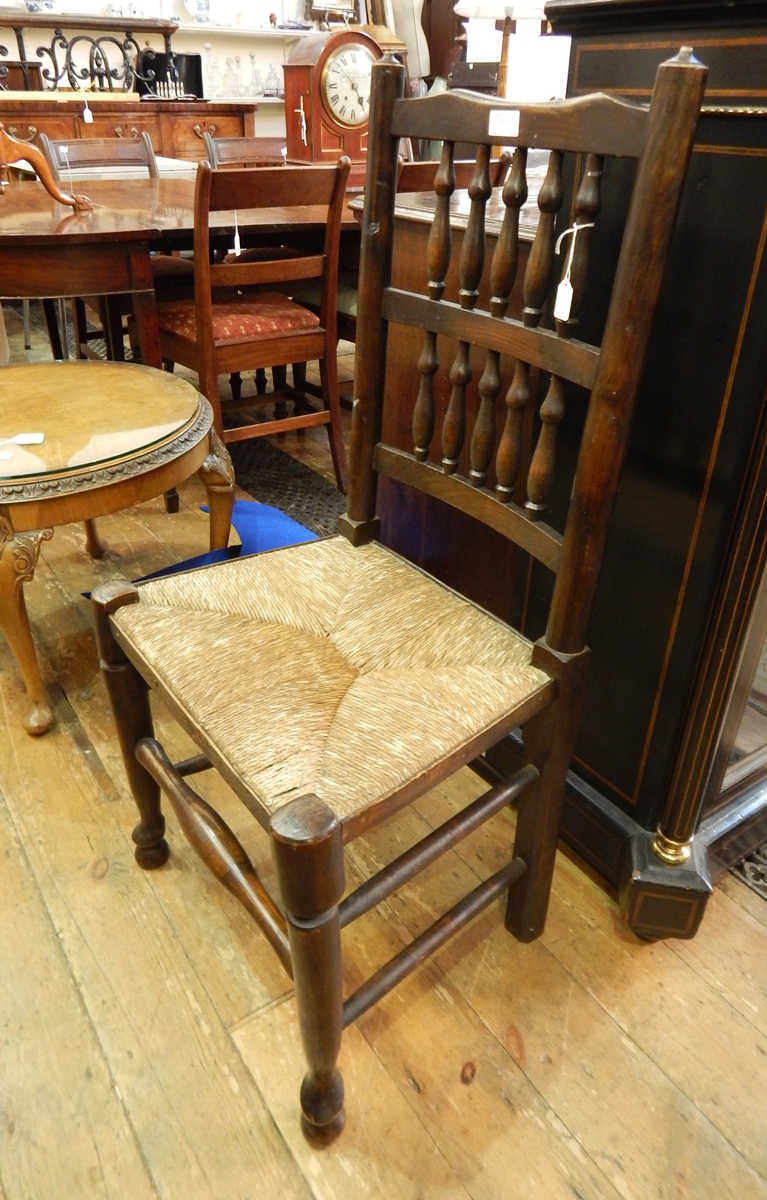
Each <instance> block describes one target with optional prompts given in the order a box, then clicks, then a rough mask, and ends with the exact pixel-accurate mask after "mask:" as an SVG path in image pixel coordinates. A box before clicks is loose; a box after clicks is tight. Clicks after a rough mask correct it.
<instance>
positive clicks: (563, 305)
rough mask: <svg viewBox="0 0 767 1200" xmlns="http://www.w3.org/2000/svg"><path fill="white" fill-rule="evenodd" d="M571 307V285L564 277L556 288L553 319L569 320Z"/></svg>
mask: <svg viewBox="0 0 767 1200" xmlns="http://www.w3.org/2000/svg"><path fill="white" fill-rule="evenodd" d="M572 307H573V285H572V284H571V283H570V280H569V279H568V278H567V276H565V278H564V279H563V280H562V282H561V283H560V285H559V287H558V288H557V298H556V300H555V301H554V320H555V321H569V319H570V312H571V310H572Z"/></svg>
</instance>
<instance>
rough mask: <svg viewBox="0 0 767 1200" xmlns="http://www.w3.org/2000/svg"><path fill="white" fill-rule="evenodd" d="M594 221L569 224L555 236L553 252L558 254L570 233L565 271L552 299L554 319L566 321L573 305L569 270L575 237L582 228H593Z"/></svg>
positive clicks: (571, 263)
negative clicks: (567, 227) (555, 242)
mask: <svg viewBox="0 0 767 1200" xmlns="http://www.w3.org/2000/svg"><path fill="white" fill-rule="evenodd" d="M593 228H594V222H593V221H588V222H584V224H583V225H571V226H570V228H569V229H565V230H564V232H563V233H560V235H559V237H558V238H557V244H556V246H555V247H554V253H555V254H559V249H560V246H561V245H562V242H563V241H564V239H565V238H566V237H567V236H568V234H570V233H571V234H572V235H573V236H572V238H571V240H570V248H569V250H568V254H567V262H566V263H565V273H564V275H563V276H562V278H561V280H560V282H559V287H558V288H557V296H556V299H555V301H554V320H555V321H568V320H569V319H570V313H571V311H572V307H573V285H572V283H571V282H570V271H571V269H572V265H573V256H574V254H575V239H576V238H577V236H578V234H579V233H580V231H581V230H582V229H593Z"/></svg>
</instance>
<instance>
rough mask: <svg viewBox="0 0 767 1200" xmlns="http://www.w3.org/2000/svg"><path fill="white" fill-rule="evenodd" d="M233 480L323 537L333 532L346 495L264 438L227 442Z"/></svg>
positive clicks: (255, 496)
mask: <svg viewBox="0 0 767 1200" xmlns="http://www.w3.org/2000/svg"><path fill="white" fill-rule="evenodd" d="M228 449H229V453H230V454H231V456H232V462H233V463H234V470H235V475H236V478H237V483H238V484H239V486H240V487H241V488H244V489H245V491H246V492H249V493H250V495H251V496H253V498H254V499H255V500H259V501H260V502H261V504H271V505H272V507H273V508H279V509H280V510H281V511H282V512H284V513H287V515H288V516H289V517H292V518H293V520H294V521H298V522H299V524H301V525H304V526H306V528H307V529H311V531H312V533H316V534H319V536H320V537H323V536H325V535H327V534H332V533H335V532H336V524H337V522H338V518H339V516H340V515H341V513H343V512H346V497H345V496H342V495H341V493H340V492H339V491H338V490H337V489H336V488H335V487H334V486H333V484H332V483H329V482H328V481H327V479H323V477H322V476H321V475H318V474H317V472H316V471H312V470H311V469H310V468H309V467H306V466H304V464H303V463H301V462H298V461H297V460H296V459H294V458H291V457H290V455H288V454H283V452H282V450H278V449H277V448H276V447H275V446H272V445H271V443H270V442H267V440H266V439H265V438H253V440H252V441H248V442H231V443H230V444H229V447H228Z"/></svg>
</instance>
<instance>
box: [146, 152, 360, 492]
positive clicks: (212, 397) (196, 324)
mask: <svg viewBox="0 0 767 1200" xmlns="http://www.w3.org/2000/svg"><path fill="white" fill-rule="evenodd" d="M348 174H349V160H348V159H346V158H342V159H341V160H339V163H338V166H336V167H328V166H311V167H274V168H270V167H254V168H246V169H242V170H228V171H213V170H212V169H211V167H210V166H209V164H208V163H207V162H202V163H201V164H200V166H199V167H198V171H197V186H196V190H195V218H194V272H195V276H194V279H195V298H194V301H173V302H170V303H167V304H162V303H161V304H159V305H158V310H157V312H158V321H159V326H160V344H161V349H162V354H163V358H168V359H170V360H171V361H172V362H179V363H183V364H184V365H185V366H187V367H191V368H192V369H193V370H195V371H197V373H198V375H199V377H200V387H201V390H202V391H203V392H204V393H205V395H206V396H207V398H208V400H209V401H210V403H211V404H212V406H213V410H214V412H215V414H216V428H217V432H218V434H219V436H220V437H222V438H223V440H224V441H225V442H234V441H241V440H242V439H245V438H252V437H263V436H264V435H266V434H272V433H280V432H283V431H286V430H289V429H304V428H306V427H307V426H310V425H326V426H327V431H328V437H329V439H330V450H331V454H332V458H333V468H334V470H335V475H336V481H337V483H338V487H339V488H340V489H341V490H345V487H346V455H345V451H344V443H343V434H342V427H341V413H340V407H339V402H338V368H337V363H336V280H337V275H338V245H339V238H340V231H341V217H342V213H343V204H344V191H345V187H346V179H347V177H348ZM281 206H290V207H291V208H294V209H300V208H302V207H311V208H312V209H314V210H316V209H318V208H319V209H320V212H321V214H322V215H323V216H326V217H327V220H326V225H325V239H324V250H323V253H321V254H303V255H298V256H291V257H289V258H286V257H285V255H284V253H283V252H282V249H281V248H277V249H276V250H274V251H270V250H269V249H264V250H263V251H260V252H259V256H258V261H255V262H254V261H252V260H247V261H246V260H245V257H244V256H243V258H242V259H240V258H238V257H237V256H234V257H232V256H229V258H228V260H227V261H226V262H223V263H211V262H210V261H209V251H208V246H209V214H210V213H211V212H217V211H221V210H232V209H237V210H239V211H240V212H244V211H245V210H247V209H256V208H277V207H281ZM307 279H316V280H317V281H318V283H319V285H320V289H321V294H322V303H321V306H320V312H319V315H318V314H317V313H314V312H311V311H310V310H309V309H308V308H305V307H303V306H302V305H300V304H297V303H296V302H295V301H294V300H291V299H290V297H289V295H288V294H286V293H289V292H290V290H291V287H292V285H293V284H295V285H296V286H300V284H301V283H302V282H304V281H305V280H307ZM253 287H256V288H257V289H258V290H256V291H251V290H249V289H250V288H253ZM270 287H271V289H273V290H269V289H270ZM278 287H279V288H280V290H279V291H278V290H277V288H278ZM218 289H225V293H224V298H220V296H219V294H217V293H218ZM312 360H318V361H319V364H320V379H321V390H322V407H321V408H318V407H317V406H316V404H315V403H314V402H313V401H311V400H310V399H309V398H308V397H307V396H306V395H305V393H303V392H301V391H299V390H298V389H296V388H291V389H289V388H285V389H284V391H279V392H277V391H275V392H273V393H271V394H270V395H268V396H264V395H258V396H251V397H248V398H247V399H244V400H243V399H240V398H238V397H233V398H232V399H231V400H223V401H222V399H221V396H220V392H219V384H218V377H219V375H223V374H231V373H232V372H239V371H243V370H248V369H253V368H256V369H257V368H260V367H267V366H269V367H272V368H274V367H279V366H282V365H285V364H287V363H293V364H295V363H305V362H307V361H312ZM289 400H292V401H293V403H294V406H295V410H294V413H293V415H292V416H288V415H286V414H287V409H286V408H285V407H284V406H285V405H286V404H287V402H288V401H289ZM263 404H274V405H275V417H274V419H273V420H267V421H250V422H249V423H248V424H246V425H237V426H234V427H230V428H225V427H224V423H223V413H224V412H229V411H233V410H244V409H249V408H253V407H254V406H258V405H263Z"/></svg>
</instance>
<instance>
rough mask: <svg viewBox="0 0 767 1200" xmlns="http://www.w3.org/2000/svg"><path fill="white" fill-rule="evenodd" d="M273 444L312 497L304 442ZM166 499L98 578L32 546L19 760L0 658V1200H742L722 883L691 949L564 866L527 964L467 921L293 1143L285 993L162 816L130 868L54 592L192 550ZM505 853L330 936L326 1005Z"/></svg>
mask: <svg viewBox="0 0 767 1200" xmlns="http://www.w3.org/2000/svg"><path fill="white" fill-rule="evenodd" d="M8 325H9V333H10V334H11V339H12V344H13V345H14V346H18V341H17V335H18V330H17V329H15V328H14V319H13V318H12V317H10V318H9V321H8ZM45 349H46V348H45V346H44V345H43V346H40V345H38V346H37V347H36V349H35V350H34V351H33V356H34V354H36V353H37V354H39V355H40V356H43V357H44V356H45ZM347 365H348V364H347ZM279 444H280V445H281V446H282V447H283V448H284V449H287V450H289V451H290V452H291V453H294V454H296V455H297V456H301V457H303V458H304V460H305V461H307V462H309V463H310V465H312V466H313V467H314V468H315V469H320V470H322V471H323V473H325V474H326V475H328V476H329V475H330V466H329V456H328V453H327V448H326V446H327V444H326V440H325V438H324V434H323V433H322V431H319V430H318V431H308V432H307V434H306V436H305V437H304V438H301V439H299V438H297V437H296V436H295V435H288V437H287V438H286V439H284V440H283V441H282V442H280V443H279ZM180 491H181V510H180V512H179V513H178V514H176V515H173V516H169V515H167V514H166V513H165V511H164V506H163V504H162V501H161V500H157V501H152V502H150V503H147V504H142V505H139V506H137V507H136V508H134V509H131V510H129V511H127V512H124V513H119V514H116V515H115V516H114V517H111V518H108V519H106V520H104V521H103V522H100V523H99V528H100V532H101V533H102V535H103V537H104V538H105V540H106V542H107V543H108V547H109V549H108V551H107V554H106V555H105V557H104V559H102V560H101V561H100V562H98V563H92V562H91V561H90V560H89V559H88V557H87V555H86V554H85V553H84V550H83V537H82V530H81V529H79V528H77V527H75V526H70V527H67V528H64V529H58V530H56V533H55V535H54V538H53V540H52V541H50V542H47V543H45V544H44V546H43V551H42V555H41V560H40V564H39V567H38V570H37V572H36V576H35V579H34V581H33V582H32V583H31V584H30V585H28V586H27V589H26V595H27V603H28V608H29V612H30V618H31V621H32V625H33V630H34V634H35V638H36V642H37V646H38V651H39V655H40V661H41V665H42V668H43V673H44V676H45V679H46V682H47V684H48V686H49V688H50V691H51V696H52V698H53V700H54V702H55V710H56V718H57V721H56V725H55V727H54V728H53V729H52V730H51V732H50V733H49V734H48V735H46V736H45V737H44V738H41V739H38V740H33V739H30V738H29V737H27V736H26V735H25V734H24V733H23V731H22V729H21V727H20V716H21V713H22V711H23V702H24V697H23V689H22V685H21V682H20V679H19V676H18V672H17V670H16V668H15V665H14V663H13V661H12V659H11V656H10V654H9V652H8V650H7V647H6V646H5V645H4V644H3V643H0V705H2V719H1V720H0V859H2V862H3V870H2V873H0V964H2V969H1V970H0V1042H1V1050H0V1054H1V1057H0V1200H62V1198H65V1200H68V1198H70V1197H72V1198H77V1200H80V1198H87V1200H90V1198H91V1197H94V1198H96V1197H98V1198H99V1200H101V1198H107V1200H144V1198H145V1197H146V1198H157V1200H160V1198H161V1200H198V1197H199V1198H200V1200H224V1198H226V1200H262V1198H269V1200H270V1198H271V1197H275V1198H282V1197H285V1198H287V1200H293V1198H295V1200H310V1198H317V1200H319V1198H322V1200H325V1198H327V1200H330V1198H334V1200H358V1198H360V1197H373V1198H375V1197H381V1198H385V1200H389V1198H391V1200H411V1198H412V1200H448V1198H449V1200H453V1198H456V1200H459V1198H460V1200H518V1198H519V1200H523V1198H524V1200H531V1198H536V1200H537V1198H538V1197H540V1198H541V1200H619V1198H620V1200H657V1198H660V1200H730V1198H732V1200H736V1197H737V1198H738V1200H752V1198H753V1200H767V1139H765V1137H764V1129H765V1127H766V1126H767V905H765V904H764V902H763V901H761V900H759V899H758V898H757V897H756V896H755V895H754V894H753V893H751V892H749V891H748V889H747V888H745V886H744V885H742V884H740V883H739V882H738V881H737V880H735V879H733V878H732V877H727V878H726V879H725V880H724V881H723V883H722V885H721V886H720V887H718V888H717V889H716V891H715V893H714V896H713V899H712V901H711V903H710V905H709V908H708V911H707V914H706V916H705V918H704V921H703V925H702V927H701V930H700V932H699V934H698V936H697V937H696V938H695V939H694V940H693V941H692V942H678V941H668V942H664V943H656V944H646V943H643V942H641V941H639V940H638V939H637V938H636V937H634V936H633V934H631V932H630V931H629V930H627V929H626V928H625V927H624V926H623V925H622V924H621V922H620V920H619V917H618V913H617V907H616V904H615V899H614V896H612V895H611V894H610V892H609V890H608V889H606V888H604V887H602V886H600V884H599V881H598V880H596V879H595V878H594V877H593V876H592V875H590V874H589V873H588V872H586V871H583V870H581V869H580V867H579V866H578V864H577V862H575V861H574V860H573V859H572V857H571V856H569V855H566V854H564V853H560V854H559V855H558V859H557V867H556V872H555V878H554V888H553V894H552V903H551V912H550V917H549V921H548V924H547V927H546V930H545V932H544V934H543V936H542V938H541V939H539V941H538V942H536V943H533V944H532V945H529V946H523V945H520V944H518V943H516V942H515V941H514V940H513V939H512V938H510V937H509V936H508V935H507V934H506V932H505V930H504V928H503V909H502V905H501V904H500V903H499V904H496V905H494V906H492V907H491V908H490V909H488V910H487V911H486V912H485V913H484V914H483V915H482V916H481V917H480V918H478V920H476V921H475V922H474V923H473V924H472V925H471V926H470V927H469V928H468V929H466V930H465V931H464V932H463V933H462V934H461V935H460V936H459V937H458V938H457V939H456V940H454V941H453V942H452V943H451V944H449V945H448V946H446V947H444V948H443V950H442V951H441V952H440V953H439V954H438V955H437V956H436V958H435V959H434V960H433V961H432V962H430V963H428V964H427V965H425V966H424V967H422V968H421V969H420V970H419V971H417V972H416V973H415V974H414V975H413V976H411V977H410V978H409V979H408V980H406V981H405V983H403V984H402V985H401V986H400V987H399V988H397V989H396V990H395V991H394V992H393V993H392V994H391V995H390V996H388V997H387V998H386V999H385V1000H384V1001H382V1002H381V1003H380V1004H379V1005H378V1006H377V1007H376V1008H374V1009H373V1010H371V1012H369V1013H367V1014H366V1015H365V1016H364V1017H363V1018H362V1019H361V1020H360V1021H359V1022H358V1024H357V1026H356V1027H355V1028H352V1029H350V1030H348V1031H347V1033H346V1034H345V1037H344V1045H343V1050H342V1057H341V1067H342V1070H343V1073H344V1076H345V1080H346V1089H347V1127H346V1129H345V1131H344V1134H343V1136H342V1137H341V1139H340V1140H339V1141H338V1142H337V1143H336V1144H335V1145H334V1146H333V1147H331V1148H330V1149H329V1150H326V1151H314V1150H311V1149H310V1148H309V1147H308V1146H307V1145H306V1143H305V1142H304V1140H303V1138H302V1136H301V1133H300V1128H299V1123H298V1087H299V1083H300V1079H301V1075H302V1072H303V1067H302V1054H301V1048H300V1041H299V1037H298V1032H297V1019H296V1012H295V1002H294V998H293V992H292V987H291V985H290V981H289V980H288V978H287V976H285V974H284V973H283V972H282V970H281V968H280V967H279V964H278V963H277V961H276V959H275V958H274V956H273V955H272V954H271V952H270V951H269V948H268V946H267V945H266V942H265V941H264V939H263V938H262V936H261V935H260V933H259V932H258V931H257V930H255V929H254V928H253V927H252V925H251V924H250V922H249V921H248V919H247V917H246V915H245V913H244V912H243V910H241V909H240V907H239V906H238V905H237V903H236V901H235V900H234V899H233V898H232V897H231V896H230V895H229V894H228V893H227V892H225V891H224V890H223V889H222V888H221V887H220V885H218V884H217V883H216V882H215V881H214V880H213V879H212V877H211V876H209V875H208V874H207V872H206V871H205V869H204V868H203V867H202V865H201V864H200V863H199V862H198V860H197V859H196V858H195V856H194V854H193V853H192V852H191V851H190V849H189V848H188V846H187V845H186V843H185V841H184V840H183V838H182V837H181V835H180V833H179V831H178V828H177V825H176V822H175V820H174V818H173V814H172V813H171V814H170V815H169V816H168V826H169V835H168V836H169V841H170V843H171V858H170V861H169V862H168V864H167V865H166V866H165V867H163V868H162V869H161V870H159V871H155V872H149V873H143V872H141V871H140V870H139V869H138V867H137V866H136V865H135V863H134V860H133V855H132V843H131V839H130V834H131V829H132V827H133V825H134V823H135V816H134V812H133V806H132V802H131V799H130V796H129V793H128V790H127V786H126V783H125V779H124V775H123V772H122V767H121V763H120V758H119V753H118V751H117V747H116V744H115V739H114V734H113V728H112V723H111V717H110V713H109V710H108V706H107V701H106V694H105V690H104V686H103V683H102V680H101V676H100V674H99V671H98V664H97V659H96V653H95V647H94V643H93V636H92V622H91V616H90V608H89V604H88V601H87V600H86V599H84V598H83V596H82V592H83V591H87V590H89V589H90V588H91V587H93V586H94V585H95V583H96V582H97V581H98V580H101V579H106V578H110V577H114V576H117V575H124V576H126V577H128V578H135V577H136V576H138V575H140V574H143V573H145V572H147V571H150V570H153V569H156V568H157V567H160V566H164V565H167V564H168V563H170V562H173V561H179V560H181V559H184V558H186V557H188V556H190V555H192V554H195V553H199V552H200V551H201V550H203V549H204V548H205V544H206V538H207V518H206V517H205V515H204V514H202V513H201V512H200V511H199V505H200V503H201V502H202V501H203V499H204V492H203V490H202V489H201V487H200V486H199V484H197V483H196V482H195V481H190V482H189V483H187V484H186V485H184V486H183V487H182V488H181V489H180ZM156 721H157V727H158V731H159V736H160V737H161V738H162V740H163V741H164V742H165V743H166V745H167V746H168V748H169V750H170V751H171V752H172V753H173V754H174V755H178V756H183V755H185V754H186V753H188V752H189V747H190V743H189V741H188V739H187V737H186V735H185V734H184V733H183V732H182V731H181V730H179V729H178V727H177V726H175V724H174V722H173V721H172V720H171V718H170V717H169V716H168V715H167V713H165V712H164V711H163V710H162V708H161V707H160V706H158V707H157V709H156ZM195 786H198V787H199V790H200V791H201V792H202V794H203V795H204V796H205V797H206V798H207V799H208V800H209V801H210V802H211V803H213V804H214V805H215V806H216V807H217V808H218V809H219V811H220V812H221V813H222V815H223V816H224V818H225V819H226V820H227V822H228V823H229V824H230V825H231V826H232V827H233V828H234V829H235V831H236V832H237V834H238V836H239V837H240V838H241V839H242V840H243V842H244V843H245V845H246V848H247V850H248V852H249V854H250V855H251V856H252V858H253V859H254V861H255V862H256V863H257V865H258V866H259V867H263V868H264V874H265V878H266V881H267V883H269V881H270V879H271V873H270V869H269V859H268V845H267V841H266V838H265V836H264V834H263V832H262V831H261V830H260V829H259V828H258V827H257V826H256V824H255V822H254V821H253V820H252V818H250V816H249V814H248V813H247V812H246V810H245V809H244V806H242V805H241V804H240V803H239V801H237V799H236V797H234V796H233V794H232V793H231V792H230V791H229V789H228V788H227V787H226V785H225V784H223V783H222V782H221V781H220V780H218V779H217V778H216V777H215V776H214V775H213V773H212V772H207V773H205V774H204V775H201V776H199V777H197V780H196V781H195ZM481 786H482V785H481V784H480V783H479V781H478V780H477V779H476V777H475V776H473V775H472V774H471V773H470V772H468V771H463V772H460V773H459V774H458V775H457V776H456V777H454V779H453V780H450V781H448V782H447V783H446V784H444V785H442V786H441V787H439V788H437V789H435V790H434V791H433V792H432V793H430V794H429V796H427V797H424V798H423V799H422V800H420V801H419V802H418V803H417V804H415V805H414V806H412V808H411V809H410V810H409V811H407V812H406V813H405V814H401V815H400V817H399V818H397V819H396V820H392V821H388V822H386V823H385V824H384V825H382V826H381V827H379V828H378V829H377V830H375V831H374V832H372V833H371V834H370V835H369V836H367V837H365V838H363V839H360V840H358V841H357V842H355V843H354V844H353V845H352V846H351V847H349V848H348V858H347V865H348V871H347V874H348V880H349V884H350V886H353V884H354V883H355V881H357V880H359V879H360V878H362V877H364V876H365V875H367V874H369V873H370V872H372V871H373V870H375V869H376V868H377V866H379V865H380V864H382V863H383V862H385V861H388V859H390V858H391V857H392V856H393V855H395V854H397V853H399V852H401V850H402V849H404V848H405V847H406V846H408V845H410V844H412V843H413V842H414V841H415V840H417V839H418V838H419V837H421V836H423V834H424V833H425V832H426V831H428V829H429V828H432V827H434V826H435V825H436V824H438V823H439V822H441V821H443V820H444V819H446V817H448V816H450V815H451V814H452V813H453V812H455V811H456V810H457V808H459V807H460V806H462V805H463V804H465V803H467V802H468V800H470V799H471V798H473V796H475V795H477V794H479V791H480V789H481ZM513 830H514V815H513V813H509V812H504V813H502V814H499V815H498V816H497V817H496V818H494V819H493V821H492V822H490V823H489V824H488V825H487V826H485V827H484V828H483V829H482V830H480V831H478V832H477V833H476V834H475V835H473V836H472V837H471V838H470V839H468V840H467V841H466V842H465V843H463V844H462V845H461V847H459V848H458V849H457V850H455V851H453V852H452V853H450V854H449V855H446V856H445V857H444V858H443V860H442V861H441V862H440V863H439V864H436V865H435V866H433V867H432V868H430V869H429V870H428V871H426V872H425V873H424V874H423V876H422V877H421V878H420V879H419V880H417V881H415V882H414V883H413V884H412V885H411V886H410V887H408V888H407V889H405V890H404V891H403V892H402V893H401V894H399V895H396V896H393V897H391V898H390V900H389V901H387V902H386V903H385V904H384V905H382V906H381V908H380V910H379V911H377V912H375V913H370V914H367V915H366V916H365V917H364V918H362V920H361V921H360V922H358V923H357V924H356V925H355V926H352V927H351V928H350V929H348V930H346V931H345V933H344V942H345V949H346V966H345V970H346V978H345V983H346V986H347V988H348V989H352V988H354V987H355V986H356V985H357V984H358V983H359V982H360V981H361V980H362V979H363V978H364V977H366V976H367V975H368V974H369V973H370V972H371V971H372V970H374V969H375V968H376V967H377V966H378V965H380V963H381V962H382V961H384V960H385V959H386V958H387V957H388V956H390V955H391V954H392V953H394V952H396V951H397V950H398V949H400V948H401V947H402V946H403V945H405V944H406V943H408V942H409V941H410V940H411V939H412V938H413V937H415V936H417V934H418V933H419V932H420V931H421V930H422V929H423V928H424V927H425V926H426V925H428V924H429V923H430V922H431V920H433V919H434V917H435V916H436V915H437V914H438V913H439V912H440V911H443V910H444V909H445V908H446V907H448V906H449V905H450V904H451V903H453V902H454V900H455V899H457V898H458V897H459V896H460V895H462V894H463V893H465V891H466V890H468V889H469V888H471V887H472V886H474V884H475V883H476V881H477V879H479V878H483V877H486V876H487V875H488V874H490V873H492V871H494V870H496V869H497V867H498V866H499V865H500V864H501V863H502V862H503V861H504V860H505V857H507V856H508V853H509V850H510V846H511V841H512V838H513Z"/></svg>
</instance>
